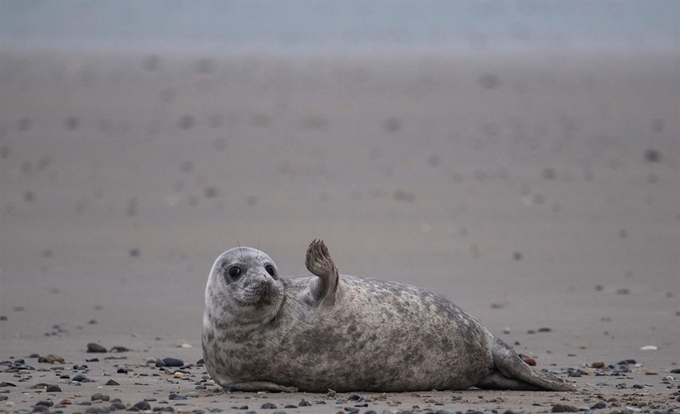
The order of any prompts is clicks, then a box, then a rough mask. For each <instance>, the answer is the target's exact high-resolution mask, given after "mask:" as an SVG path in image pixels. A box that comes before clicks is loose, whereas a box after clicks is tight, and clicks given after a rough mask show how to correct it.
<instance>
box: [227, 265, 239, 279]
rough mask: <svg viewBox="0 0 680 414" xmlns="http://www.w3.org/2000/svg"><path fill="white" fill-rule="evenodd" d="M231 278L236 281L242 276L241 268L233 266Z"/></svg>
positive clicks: (230, 269) (230, 271)
mask: <svg viewBox="0 0 680 414" xmlns="http://www.w3.org/2000/svg"><path fill="white" fill-rule="evenodd" d="M229 276H231V278H232V279H234V280H236V279H238V278H239V276H241V268H240V267H238V266H232V267H230V268H229Z"/></svg>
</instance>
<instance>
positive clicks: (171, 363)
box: [156, 358, 184, 367]
mask: <svg viewBox="0 0 680 414" xmlns="http://www.w3.org/2000/svg"><path fill="white" fill-rule="evenodd" d="M163 363H164V364H165V366H167V367H181V366H183V365H184V361H182V360H181V359H177V358H163ZM156 366H158V361H156Z"/></svg>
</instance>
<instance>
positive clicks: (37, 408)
mask: <svg viewBox="0 0 680 414" xmlns="http://www.w3.org/2000/svg"><path fill="white" fill-rule="evenodd" d="M32 412H34V413H49V412H50V408H49V407H45V406H44V405H36V406H35V407H33V411H32Z"/></svg>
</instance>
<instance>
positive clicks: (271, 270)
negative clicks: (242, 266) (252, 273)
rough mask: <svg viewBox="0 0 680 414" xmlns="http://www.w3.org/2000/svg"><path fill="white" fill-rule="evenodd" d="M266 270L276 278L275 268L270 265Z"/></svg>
mask: <svg viewBox="0 0 680 414" xmlns="http://www.w3.org/2000/svg"><path fill="white" fill-rule="evenodd" d="M264 270H266V271H267V273H269V275H270V276H271V277H276V271H274V266H272V265H270V264H268V265H267V266H265V267H264Z"/></svg>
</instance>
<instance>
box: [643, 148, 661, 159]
mask: <svg viewBox="0 0 680 414" xmlns="http://www.w3.org/2000/svg"><path fill="white" fill-rule="evenodd" d="M645 160H646V161H647V162H659V161H661V153H660V152H659V151H658V150H655V149H652V148H649V149H648V150H646V151H645Z"/></svg>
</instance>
